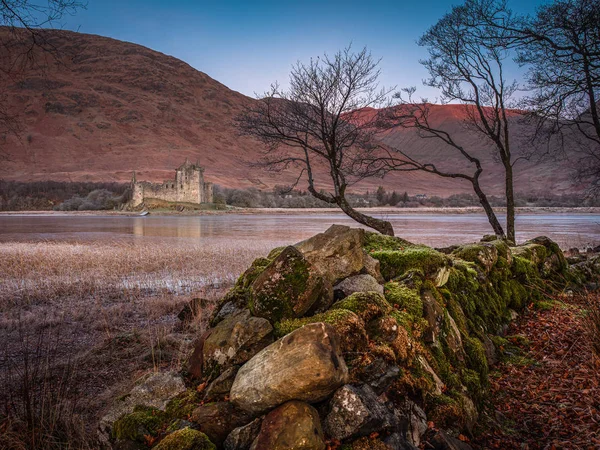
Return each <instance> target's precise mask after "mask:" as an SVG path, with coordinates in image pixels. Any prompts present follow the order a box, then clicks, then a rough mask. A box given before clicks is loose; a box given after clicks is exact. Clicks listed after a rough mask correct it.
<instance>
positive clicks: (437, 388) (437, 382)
mask: <svg viewBox="0 0 600 450" xmlns="http://www.w3.org/2000/svg"><path fill="white" fill-rule="evenodd" d="M416 359H417V361H418V362H419V364H420V365H421V367H422V368H423V370H424V371H425V372H427V373H428V374H429V375H431V378H432V379H433V384H434V386H433V393H434V394H435V395H442V392H443V391H444V388H445V386H444V382H443V381H442V380H441V379H440V377H439V376H438V374H437V373H435V370H433V369H432V368H431V366H430V365H429V363H428V362H427V360H426V359H425V358H424V357H423V355H418V356H417V358H416Z"/></svg>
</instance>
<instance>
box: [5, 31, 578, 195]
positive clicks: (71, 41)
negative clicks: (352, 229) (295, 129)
mask: <svg viewBox="0 0 600 450" xmlns="http://www.w3.org/2000/svg"><path fill="white" fill-rule="evenodd" d="M41 35H42V36H43V38H44V40H45V41H46V42H47V44H48V45H49V46H50V47H51V48H53V49H55V51H56V53H55V56H52V57H48V56H46V57H45V59H43V58H41V57H40V56H39V55H38V59H37V61H38V62H39V61H41V60H44V61H45V64H44V67H43V71H40V70H39V67H30V66H28V67H27V68H26V69H24V70H23V71H22V73H20V74H19V76H18V77H17V78H15V79H8V78H6V77H5V78H3V79H2V80H0V89H1V92H3V93H4V98H3V99H2V102H3V103H4V104H5V105H6V107H7V109H8V111H9V112H10V114H11V115H14V116H18V117H19V120H20V123H21V125H22V132H21V135H20V136H21V137H20V139H17V138H15V137H14V136H12V135H10V134H6V133H5V134H3V135H0V145H2V150H3V151H4V152H5V153H6V154H7V155H8V159H7V160H4V161H1V167H0V178H2V179H5V180H20V181H36V180H59V181H65V180H71V181H107V182H108V181H121V182H122V181H128V180H129V179H130V178H131V174H132V172H133V171H134V170H135V171H136V172H137V174H138V179H145V180H149V181H160V180H162V179H166V178H170V177H172V173H173V170H174V168H175V167H177V166H178V165H179V164H181V162H182V161H183V160H185V158H189V159H190V160H193V161H195V160H199V161H200V163H201V164H202V165H203V166H205V167H206V177H207V179H209V180H211V181H213V182H215V183H217V184H221V185H223V186H228V187H250V186H255V187H257V188H260V189H270V188H271V187H273V186H274V185H276V184H286V183H290V182H292V181H293V180H295V176H296V173H294V172H293V171H292V170H290V171H288V172H285V173H283V174H272V173H267V172H264V171H262V170H261V169H258V168H252V167H249V166H248V162H250V161H256V160H257V159H258V157H259V155H260V151H261V148H262V146H261V144H260V143H258V142H256V141H254V140H252V139H250V138H247V137H244V136H240V135H239V134H238V132H237V130H236V128H235V127H234V125H233V123H232V118H233V117H235V115H236V114H237V113H239V112H240V111H241V110H242V108H243V107H244V105H245V104H247V103H248V102H253V101H256V100H254V99H252V98H249V97H246V96H244V95H242V94H240V93H238V92H235V91H233V90H231V89H228V88H227V87H226V86H224V85H223V84H221V83H219V82H218V81H216V80H214V79H212V78H210V77H209V76H208V75H206V74H205V73H202V72H200V71H198V70H196V69H194V68H192V67H191V66H189V65H188V64H186V63H184V62H183V61H180V60H178V59H176V58H174V57H171V56H168V55H165V54H162V53H159V52H156V51H153V50H150V49H148V48H145V47H142V46H140V45H136V44H132V43H128V42H122V41H118V40H115V39H110V38H106V37H101V36H95V35H87V34H81V33H74V32H68V31H55V30H52V31H50V30H48V31H43V32H42V33H41ZM0 39H1V40H2V41H3V42H4V41H6V40H10V39H11V35H10V33H9V32H8V30H6V29H0ZM19 45H23V44H18V43H17V45H16V47H17V49H18V47H19ZM0 61H3V63H6V61H7V55H6V54H5V55H0ZM434 113H435V114H434V116H432V120H435V123H436V124H437V123H439V124H443V126H445V127H448V128H449V129H452V130H454V131H456V132H458V133H462V135H463V136H461V138H462V139H465V140H466V141H470V142H473V143H477V142H476V141H475V139H476V138H472V137H468V135H467V134H466V131H464V130H463V128H462V120H463V115H462V113H461V111H460V110H459V108H458V107H457V106H456V105H447V106H436V107H435V111H434ZM384 140H385V141H386V143H388V144H392V145H396V146H402V147H403V148H409V149H410V152H411V154H415V155H417V156H418V155H427V157H429V156H430V155H431V156H433V157H435V158H438V159H440V160H442V161H445V162H447V163H449V164H454V162H453V161H454V157H453V156H452V155H451V154H448V153H447V152H445V151H444V149H443V148H442V147H441V146H440V145H439V143H438V142H435V141H432V140H422V139H419V138H418V137H417V136H415V135H414V133H412V132H409V131H406V130H398V131H395V132H393V133H389V134H388V135H386V136H385V138H384ZM480 157H481V158H482V159H483V160H484V161H485V167H486V174H485V175H484V176H483V184H484V185H485V186H487V188H488V190H489V191H490V192H493V193H496V194H501V192H502V184H503V176H502V175H501V172H500V171H499V169H500V166H499V165H497V164H495V163H494V162H493V160H492V157H491V154H489V152H488V151H486V150H485V149H482V150H480ZM532 167H533V165H532V163H524V164H522V165H520V166H517V169H516V185H517V188H518V189H520V190H521V191H526V192H530V191H541V192H548V191H549V190H550V191H552V192H557V193H566V192H571V191H574V190H575V191H576V190H580V189H581V188H582V187H581V186H576V185H574V184H573V183H572V181H571V179H572V176H571V174H570V172H569V171H568V170H566V168H565V166H564V165H563V164H557V163H556V162H545V163H543V164H538V165H536V166H535V168H534V169H532ZM488 168H489V169H488ZM380 184H383V185H384V186H385V187H386V188H387V189H389V190H392V189H395V190H398V191H408V192H409V193H410V194H411V195H412V194H418V193H425V194H429V195H443V196H447V195H449V194H452V193H459V192H470V186H469V184H468V183H463V182H454V181H449V180H444V179H439V178H436V177H431V176H429V175H425V174H421V173H406V174H395V175H393V176H389V177H386V179H384V180H379V179H373V180H368V181H366V182H364V183H362V184H360V185H357V186H356V187H355V189H356V190H359V191H364V190H367V189H369V190H373V189H375V188H376V187H377V186H378V185H380ZM300 187H303V186H300Z"/></svg>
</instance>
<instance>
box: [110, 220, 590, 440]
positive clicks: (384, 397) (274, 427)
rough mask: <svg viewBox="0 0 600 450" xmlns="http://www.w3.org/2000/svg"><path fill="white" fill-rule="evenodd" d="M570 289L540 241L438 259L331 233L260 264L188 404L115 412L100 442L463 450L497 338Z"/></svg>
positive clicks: (552, 252) (246, 277)
mask: <svg viewBox="0 0 600 450" xmlns="http://www.w3.org/2000/svg"><path fill="white" fill-rule="evenodd" d="M577 277H581V271H578V272H577V273H575V274H574V273H572V272H571V271H570V270H569V269H568V264H567V262H566V260H565V258H564V256H563V254H562V252H561V251H560V249H559V248H558V246H557V245H556V244H555V243H554V242H552V241H551V240H549V239H547V238H537V239H533V240H531V241H528V242H526V243H525V244H523V245H520V246H518V247H511V246H509V245H508V244H507V243H506V242H504V241H500V240H495V239H487V240H486V241H485V242H479V243H476V244H472V245H466V246H460V247H451V248H447V249H437V250H436V249H432V248H429V247H426V246H422V245H415V244H412V243H410V242H407V241H405V240H402V239H400V238H394V237H389V236H383V235H380V234H376V233H370V232H367V231H364V230H361V229H353V228H349V227H343V226H333V227H331V228H330V229H329V230H327V231H326V232H325V233H321V234H319V235H317V236H314V237H313V238H310V239H308V240H307V241H304V242H300V243H298V244H296V245H295V246H290V247H286V248H278V249H274V250H273V251H272V252H271V253H270V254H269V255H267V257H265V258H259V259H257V260H256V261H255V262H254V263H253V264H252V266H251V267H249V268H248V270H246V272H245V273H243V274H242V275H241V276H240V278H239V280H238V281H237V283H236V285H235V287H234V288H233V289H231V291H229V293H227V294H226V295H225V296H224V297H223V299H222V300H221V301H220V302H219V304H218V305H217V308H216V310H215V312H214V314H213V317H212V319H211V329H210V330H209V331H208V332H207V333H206V334H205V335H203V336H202V337H200V338H199V339H198V341H197V342H196V344H195V349H194V353H193V355H192V357H191V358H190V359H189V361H188V364H187V367H186V370H185V371H184V373H183V374H178V375H177V376H180V375H183V376H184V377H185V380H186V383H187V387H188V388H187V390H186V391H185V392H182V393H178V394H177V395H175V396H173V398H172V399H171V400H170V401H169V403H168V404H166V405H163V407H162V408H161V407H159V406H158V405H157V403H148V402H146V401H145V399H144V398H142V399H141V403H140V404H138V405H135V407H134V408H137V409H133V410H132V409H131V408H132V405H131V404H129V403H128V408H127V409H123V408H122V407H121V409H118V408H119V404H118V402H117V403H116V405H115V408H117V409H116V410H117V411H120V412H121V413H122V414H121V415H120V416H119V417H118V418H117V419H116V420H114V418H115V414H112V415H111V416H110V417H111V418H112V419H113V422H112V426H110V424H108V425H107V423H108V421H106V420H105V421H104V422H103V424H104V428H103V431H104V434H105V436H107V435H108V436H109V437H110V438H109V439H108V440H107V441H106V442H109V444H110V445H112V446H113V447H115V448H125V447H123V446H126V448H135V447H132V446H135V445H138V444H140V445H141V442H142V439H141V438H140V433H141V432H138V430H142V431H143V432H144V433H150V435H151V436H153V438H156V439H155V441H153V442H157V443H158V445H162V447H160V448H163V449H165V448H166V449H169V448H173V449H174V448H177V449H192V448H204V447H194V446H193V445H192V444H190V445H189V446H185V445H183V446H180V447H168V446H167V444H168V443H169V442H170V440H174V438H169V436H172V434H173V433H175V432H177V433H179V434H178V436H180V435H184V434H185V433H183V432H181V431H176V430H182V429H188V428H189V429H190V430H195V431H197V432H199V433H204V434H205V435H206V436H207V437H208V439H209V441H210V442H211V443H212V444H211V445H215V446H216V448H224V449H228V450H242V449H245V450H248V449H251V450H257V449H263V448H264V449H267V448H269V449H275V450H279V449H281V450H282V449H308V450H310V449H315V450H317V449H318V450H321V449H325V448H326V447H327V446H329V447H330V448H343V449H345V450H351V449H353V450H359V449H366V448H375V449H402V450H407V449H412V450H414V449H416V448H418V446H419V445H420V444H421V442H422V441H423V440H424V439H426V440H427V442H429V443H434V444H432V445H434V447H433V448H436V449H468V448H470V447H469V446H468V445H467V444H465V443H464V442H462V441H460V440H458V439H457V436H458V435H459V434H463V435H467V436H468V435H469V434H470V433H471V431H472V430H473V427H474V426H475V424H476V422H477V420H478V416H479V413H480V411H481V408H482V406H483V405H484V403H485V398H486V395H487V390H488V385H489V382H488V374H489V371H490V367H491V366H493V364H495V363H496V362H497V361H499V360H501V359H502V358H505V357H507V350H508V349H510V345H509V341H508V340H507V339H506V338H505V336H504V333H505V330H506V325H507V323H508V322H509V321H510V320H511V319H513V318H514V317H515V316H516V315H517V314H519V311H521V310H522V309H523V308H525V307H528V306H529V305H532V304H535V303H536V302H541V301H544V300H545V297H544V296H545V295H547V293H549V292H552V291H557V290H560V289H563V288H564V287H565V286H566V284H567V283H568V282H569V280H573V279H574V278H577ZM144 382H145V383H148V380H145V381H144ZM199 387H200V388H199ZM138 390H139V388H138ZM161 405H162V404H161ZM157 417H159V418H160V421H161V423H162V426H161V427H159V426H158V425H156V424H155V422H156V421H157V419H156V418H157ZM432 423H433V426H432V425H431V424H432ZM188 434H189V435H190V436H193V437H194V439H195V441H194V442H205V441H204V440H202V439H200V437H199V435H198V434H196V433H188ZM161 443H162V444H161ZM202 445H204V444H202ZM119 446H121V447H119ZM140 448H141V447H140ZM206 448H208V447H206Z"/></svg>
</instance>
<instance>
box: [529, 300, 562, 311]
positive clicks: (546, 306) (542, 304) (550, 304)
mask: <svg viewBox="0 0 600 450" xmlns="http://www.w3.org/2000/svg"><path fill="white" fill-rule="evenodd" d="M533 307H534V308H535V309H537V310H538V311H551V310H553V309H554V308H555V307H556V302H554V301H552V300H540V301H537V302H534V304H533Z"/></svg>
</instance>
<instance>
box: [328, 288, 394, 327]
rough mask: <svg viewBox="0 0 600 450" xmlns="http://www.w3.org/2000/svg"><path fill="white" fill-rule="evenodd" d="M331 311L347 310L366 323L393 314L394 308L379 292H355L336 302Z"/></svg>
mask: <svg viewBox="0 0 600 450" xmlns="http://www.w3.org/2000/svg"><path fill="white" fill-rule="evenodd" d="M331 309H332V310H334V309H347V310H348V311H352V312H353V313H355V314H356V315H358V317H360V318H361V319H362V320H364V322H365V323H368V322H370V321H371V320H373V319H375V318H377V317H381V316H383V315H386V314H389V313H390V312H392V307H391V306H390V304H389V303H388V302H387V301H386V299H385V297H384V296H383V295H382V294H380V293H379V292H355V293H354V294H352V295H349V296H348V297H346V298H344V299H342V300H339V301H337V302H335V303H334V304H333V305H332V306H331Z"/></svg>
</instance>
